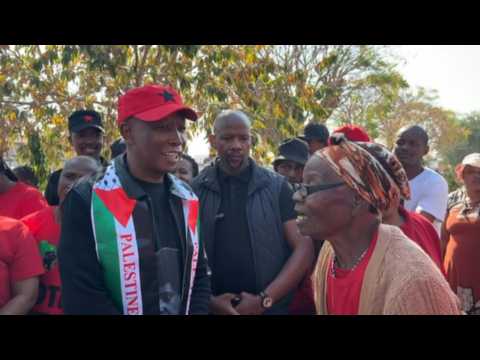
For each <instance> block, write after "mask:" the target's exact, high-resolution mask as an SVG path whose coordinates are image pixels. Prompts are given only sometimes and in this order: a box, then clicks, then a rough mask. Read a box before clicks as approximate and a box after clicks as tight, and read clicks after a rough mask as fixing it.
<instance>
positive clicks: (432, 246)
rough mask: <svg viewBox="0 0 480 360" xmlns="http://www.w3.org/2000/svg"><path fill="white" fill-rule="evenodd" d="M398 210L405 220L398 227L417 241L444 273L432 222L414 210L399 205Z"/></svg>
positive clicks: (436, 234)
mask: <svg viewBox="0 0 480 360" xmlns="http://www.w3.org/2000/svg"><path fill="white" fill-rule="evenodd" d="M399 210H400V215H402V216H403V218H404V219H405V222H404V223H403V225H402V226H400V229H401V230H402V231H403V233H404V234H405V235H407V236H408V237H409V238H410V239H411V240H413V241H414V242H415V243H417V244H418V245H419V246H420V247H421V248H422V249H423V251H425V252H426V253H427V255H428V256H430V258H431V259H432V260H433V262H434V263H435V264H436V265H437V266H438V268H439V269H440V270H441V271H442V273H443V274H444V275H445V271H444V269H443V264H442V255H441V254H442V252H441V249H440V238H439V236H438V233H437V231H436V230H435V228H434V227H433V225H432V223H431V222H430V221H428V220H427V219H425V218H424V217H423V216H422V215H420V214H417V213H415V212H411V211H407V210H405V209H404V208H402V207H400V209H399Z"/></svg>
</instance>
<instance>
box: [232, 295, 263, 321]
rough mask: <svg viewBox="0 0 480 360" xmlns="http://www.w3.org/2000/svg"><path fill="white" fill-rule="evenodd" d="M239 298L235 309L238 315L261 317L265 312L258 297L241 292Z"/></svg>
mask: <svg viewBox="0 0 480 360" xmlns="http://www.w3.org/2000/svg"><path fill="white" fill-rule="evenodd" d="M240 298H241V300H240V303H239V304H238V306H237V307H236V308H235V309H236V310H237V311H238V313H239V314H240V315H262V314H263V312H264V311H265V309H264V308H263V307H262V298H261V297H260V296H258V295H253V294H249V293H246V292H242V293H241V294H240Z"/></svg>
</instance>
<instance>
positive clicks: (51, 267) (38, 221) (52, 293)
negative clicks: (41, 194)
mask: <svg viewBox="0 0 480 360" xmlns="http://www.w3.org/2000/svg"><path fill="white" fill-rule="evenodd" d="M100 170H101V168H100V166H99V165H98V163H97V162H96V161H95V160H94V159H93V158H91V157H88V156H77V157H74V158H73V159H71V160H68V161H67V162H66V163H65V165H64V167H63V171H62V172H61V175H60V179H59V182H58V197H59V199H60V206H61V204H62V202H63V200H64V199H65V196H66V194H67V193H68V191H69V190H70V188H71V187H72V185H73V184H74V183H75V182H76V181H77V180H78V179H80V178H81V177H83V176H88V175H91V174H93V173H95V172H97V171H100ZM22 221H23V223H24V224H25V225H27V227H28V228H29V230H30V232H31V233H32V235H33V237H34V238H35V240H36V241H37V244H38V247H39V248H40V254H41V256H42V258H43V267H44V269H45V274H44V275H42V276H41V277H40V286H39V292H38V299H37V303H36V304H35V306H34V307H33V309H32V313H36V314H49V315H59V314H63V309H62V305H61V282H60V272H59V270H58V264H57V246H58V243H59V241H60V208H59V207H58V206H48V207H46V208H44V209H42V210H40V211H37V212H35V213H33V214H30V215H28V216H26V217H25V218H23V219H22Z"/></svg>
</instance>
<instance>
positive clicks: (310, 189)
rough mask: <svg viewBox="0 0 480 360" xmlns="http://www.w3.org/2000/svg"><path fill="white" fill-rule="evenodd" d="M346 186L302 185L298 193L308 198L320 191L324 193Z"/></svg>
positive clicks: (335, 184) (340, 184)
mask: <svg viewBox="0 0 480 360" xmlns="http://www.w3.org/2000/svg"><path fill="white" fill-rule="evenodd" d="M342 185H345V183H343V182H342V183H333V184H325V185H312V186H308V185H304V184H300V185H299V186H298V191H299V193H300V195H301V196H302V197H307V196H308V195H311V194H313V193H316V192H319V191H324V190H329V189H333V188H336V187H339V186H342Z"/></svg>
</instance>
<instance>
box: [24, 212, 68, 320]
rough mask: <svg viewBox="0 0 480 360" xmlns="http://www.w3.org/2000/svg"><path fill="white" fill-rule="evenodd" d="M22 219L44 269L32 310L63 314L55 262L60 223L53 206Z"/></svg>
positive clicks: (42, 312) (58, 275)
mask: <svg viewBox="0 0 480 360" xmlns="http://www.w3.org/2000/svg"><path fill="white" fill-rule="evenodd" d="M22 221H23V223H24V224H25V225H27V227H28V228H29V230H30V232H31V233H32V235H33V237H34V238H35V240H36V241H37V244H38V248H39V250H40V254H41V256H42V258H43V266H44V269H45V274H44V275H42V276H41V277H40V287H39V289H38V300H37V303H36V304H35V306H34V307H33V309H32V312H33V313H40V314H50V315H59V314H63V309H62V306H61V286H60V285H61V283H60V272H59V270H58V263H57V247H58V243H59V241H60V225H59V224H58V223H57V221H56V219H55V207H54V206H49V207H46V208H44V209H42V210H40V211H37V212H35V213H33V214H30V215H28V216H27V217H25V218H23V219H22Z"/></svg>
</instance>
